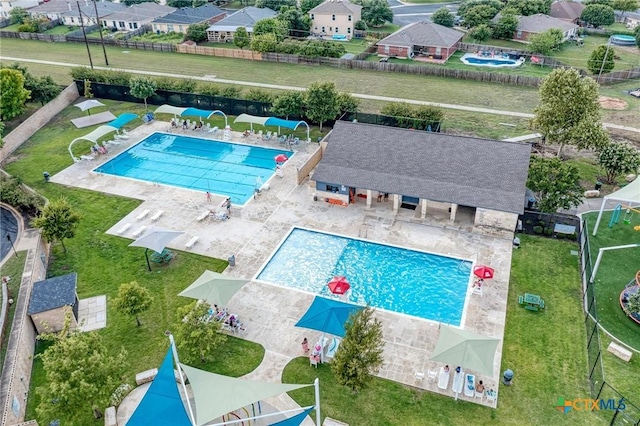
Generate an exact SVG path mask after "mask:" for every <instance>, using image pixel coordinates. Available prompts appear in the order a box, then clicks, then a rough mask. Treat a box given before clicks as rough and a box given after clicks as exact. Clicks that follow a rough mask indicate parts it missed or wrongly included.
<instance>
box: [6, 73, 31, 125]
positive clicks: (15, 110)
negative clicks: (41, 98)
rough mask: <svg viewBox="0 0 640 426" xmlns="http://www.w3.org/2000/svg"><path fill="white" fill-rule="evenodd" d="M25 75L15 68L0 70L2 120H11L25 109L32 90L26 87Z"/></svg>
mask: <svg viewBox="0 0 640 426" xmlns="http://www.w3.org/2000/svg"><path fill="white" fill-rule="evenodd" d="M24 83H25V78H24V75H23V74H22V73H21V72H20V71H18V70H14V69H8V68H2V69H1V70H0V120H4V121H6V120H11V119H12V118H14V117H17V116H19V115H20V114H22V113H23V112H24V110H25V108H26V107H25V103H26V102H27V99H29V96H30V95H31V92H29V91H28V90H27V89H25V88H24Z"/></svg>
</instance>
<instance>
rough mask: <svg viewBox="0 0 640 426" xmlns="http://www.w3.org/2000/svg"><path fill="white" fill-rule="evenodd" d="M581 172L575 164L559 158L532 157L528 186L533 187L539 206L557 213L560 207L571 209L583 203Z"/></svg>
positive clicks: (548, 211) (542, 209) (545, 210)
mask: <svg viewBox="0 0 640 426" xmlns="http://www.w3.org/2000/svg"><path fill="white" fill-rule="evenodd" d="M579 182H580V174H579V171H578V168H577V167H576V166H574V165H573V164H569V163H564V162H562V160H560V159H559V158H550V159H547V158H542V157H538V156H533V157H531V164H530V165H529V178H528V179H527V188H529V189H531V190H532V191H533V192H534V194H535V196H536V200H537V202H538V207H539V208H540V210H541V211H543V212H546V213H555V212H556V211H557V210H558V209H559V208H563V209H570V208H571V207H575V206H578V205H580V203H582V188H581V187H580V184H579Z"/></svg>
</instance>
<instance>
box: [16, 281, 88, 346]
mask: <svg viewBox="0 0 640 426" xmlns="http://www.w3.org/2000/svg"><path fill="white" fill-rule="evenodd" d="M77 282H78V274H77V273H75V272H72V273H70V274H66V275H60V276H58V277H54V278H49V279H46V280H44V281H38V282H35V283H33V288H32V289H31V298H30V299H29V308H28V310H27V314H28V315H29V316H30V317H31V321H33V325H34V326H35V327H36V330H37V331H38V334H40V333H43V332H56V331H60V330H62V329H63V327H64V321H65V316H66V314H67V311H70V312H71V324H70V328H71V329H75V328H76V327H77V326H78V295H77V294H76V287H77Z"/></svg>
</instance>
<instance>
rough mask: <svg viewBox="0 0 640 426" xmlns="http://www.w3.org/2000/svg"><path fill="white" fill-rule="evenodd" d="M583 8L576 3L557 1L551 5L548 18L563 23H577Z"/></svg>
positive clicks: (580, 4) (582, 5)
mask: <svg viewBox="0 0 640 426" xmlns="http://www.w3.org/2000/svg"><path fill="white" fill-rule="evenodd" d="M584 8H585V6H584V4H582V3H578V2H577V1H564V0H561V1H557V2H555V3H553V4H552V5H551V12H550V13H549V16H551V17H552V18H557V19H562V20H563V21H567V22H573V23H574V24H577V23H578V20H579V19H580V16H581V15H582V11H583V10H584Z"/></svg>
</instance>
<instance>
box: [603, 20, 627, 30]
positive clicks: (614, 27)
mask: <svg viewBox="0 0 640 426" xmlns="http://www.w3.org/2000/svg"><path fill="white" fill-rule="evenodd" d="M604 28H605V29H606V30H607V31H611V32H617V31H623V32H628V31H631V30H629V28H627V26H626V25H625V24H623V23H622V22H615V23H613V24H611V25H607V26H605V27H604Z"/></svg>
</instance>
